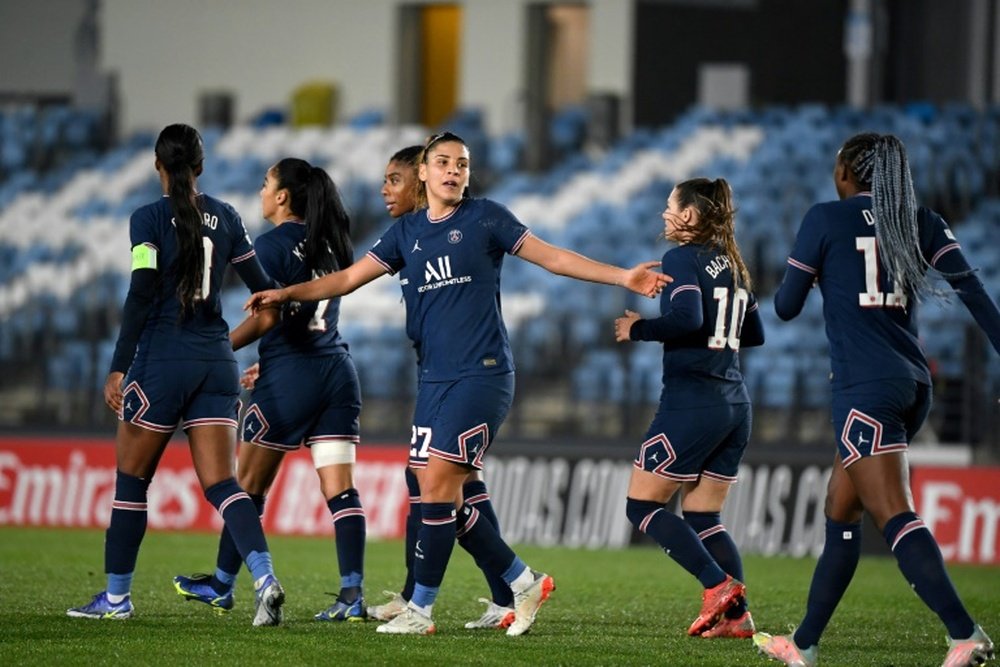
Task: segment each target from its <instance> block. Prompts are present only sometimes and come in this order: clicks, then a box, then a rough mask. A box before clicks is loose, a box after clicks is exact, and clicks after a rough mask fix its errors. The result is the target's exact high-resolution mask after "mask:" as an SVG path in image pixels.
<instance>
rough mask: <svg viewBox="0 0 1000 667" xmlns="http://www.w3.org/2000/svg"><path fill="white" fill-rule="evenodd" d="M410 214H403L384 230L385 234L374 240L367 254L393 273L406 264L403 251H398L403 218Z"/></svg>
mask: <svg viewBox="0 0 1000 667" xmlns="http://www.w3.org/2000/svg"><path fill="white" fill-rule="evenodd" d="M409 215H411V214H407V215H406V216H403V217H402V218H400V219H399V220H397V221H396V222H395V223H394V224H393V225H392V226H391V227H389V229H387V230H386V231H385V234H383V235H382V237H381V238H380V239H379V240H378V241H376V242H375V245H373V246H372V248H371V250H369V251H368V256H369V257H371V258H372V259H373V260H375V261H376V262H377V263H378V264H379V265H381V266H382V267H383V268H384V269H385V270H386V271H388V272H389V273H390V274H395V273H398V272H399V271H400V269H402V268H403V267H404V266H406V261H405V260H404V258H403V253H401V252H400V250H399V249H400V247H401V245H402V244H401V242H400V240H401V237H402V230H403V224H404V222H405V220H406V219H407V218H408V217H409Z"/></svg>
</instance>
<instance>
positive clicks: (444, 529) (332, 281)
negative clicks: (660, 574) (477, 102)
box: [246, 132, 669, 636]
mask: <svg viewBox="0 0 1000 667" xmlns="http://www.w3.org/2000/svg"><path fill="white" fill-rule="evenodd" d="M419 176H420V180H421V182H422V183H423V186H424V193H425V196H426V200H427V208H426V209H422V210H420V211H416V212H414V213H410V214H408V215H405V216H403V217H402V218H400V219H399V221H397V222H396V223H395V224H394V225H393V226H392V227H391V228H390V229H389V230H388V231H387V232H386V233H385V234H384V235H383V236H382V238H381V239H379V241H378V242H377V243H376V244H375V246H374V247H373V248H372V249H371V250H370V251H369V252H368V254H367V255H366V256H365V257H364V258H362V259H361V260H359V261H358V262H356V263H355V264H353V265H352V266H350V267H348V268H347V269H345V270H344V271H338V272H336V273H331V274H329V275H326V276H323V277H322V278H319V279H317V280H313V281H310V282H308V283H302V284H299V285H293V286H291V287H286V288H284V289H280V290H268V291H266V292H262V293H260V294H255V295H254V296H253V297H251V299H250V300H249V301H248V302H247V306H246V307H247V308H251V309H255V310H256V309H258V308H260V307H262V306H268V305H271V304H278V303H284V302H286V301H289V300H299V301H301V300H315V299H324V298H330V297H333V296H339V295H343V294H348V293H350V292H352V291H354V290H355V289H357V288H358V287H360V286H361V285H364V284H366V283H368V282H370V281H372V280H374V279H376V278H378V277H379V276H381V275H384V274H386V273H397V272H398V273H400V277H401V283H402V288H403V296H404V299H405V301H406V318H407V325H406V327H407V333H408V335H409V336H410V338H411V339H412V340H413V342H414V345H415V347H416V350H417V363H418V371H419V386H418V390H417V401H416V409H415V413H414V421H413V430H412V438H411V449H410V465H411V466H412V467H414V468H422V469H423V472H422V473H421V479H420V493H421V516H422V524H421V526H420V532H419V534H418V539H417V544H416V546H415V548H414V556H415V578H416V585H415V587H414V592H413V597H412V598H411V599H410V601H409V603H408V605H407V609H406V611H405V612H404V613H402V614H400V615H399V616H396V617H395V618H394V619H392V620H391V621H389V622H388V623H385V624H384V625H381V626H379V628H378V631H379V632H385V633H396V634H431V633H433V632H434V631H435V627H434V622H433V621H432V620H431V611H432V607H433V604H434V600H435V598H436V597H437V594H438V589H439V587H440V585H441V581H442V579H443V578H444V572H445V568H446V567H447V564H448V559H449V558H450V556H451V551H452V548H453V547H454V543H455V538H456V536H457V537H465V538H466V539H467V540H468V542H469V544H470V547H469V548H470V550H473V553H474V556H475V557H476V560H477V562H479V563H480V564H481V565H482V566H483V567H485V568H487V569H489V570H491V571H493V572H494V573H496V574H500V575H501V576H502V577H503V579H504V581H506V582H507V583H508V584H509V585H510V587H511V589H512V590H513V591H514V613H515V619H514V622H513V623H512V624H511V625H510V627H508V628H507V634H508V635H511V636H516V635H521V634H523V633H524V632H526V631H527V630H528V629H529V628H530V627H531V624H532V623H533V622H534V620H535V615H536V613H537V612H538V609H539V607H540V606H541V605H542V603H543V602H544V601H545V600H546V599H547V598H548V596H549V593H550V592H551V591H552V590H553V588H554V587H555V585H554V582H553V580H552V577H550V576H548V575H546V574H543V573H540V572H536V571H534V570H532V569H531V568H529V567H528V566H527V565H525V564H524V562H523V561H521V559H520V558H518V557H517V555H516V554H514V552H513V551H511V549H510V547H508V546H507V544H506V543H504V542H503V540H502V539H501V538H500V536H499V535H498V534H497V532H496V529H495V528H494V527H493V525H492V524H491V523H490V522H489V521H480V520H479V519H480V515H479V512H478V511H477V510H476V509H475V508H474V507H471V506H469V505H468V504H465V503H463V498H462V485H463V484H464V482H465V479H466V477H467V476H468V473H469V471H470V470H472V469H479V468H481V467H482V459H483V455H484V454H485V453H486V449H487V448H488V447H489V445H490V443H491V442H492V440H493V438H494V436H495V435H496V432H497V430H498V429H499V427H500V425H501V424H502V423H503V420H504V418H505V417H506V416H507V411H508V409H509V408H510V404H511V400H512V397H513V393H514V377H513V362H512V359H511V352H510V345H509V343H508V340H507V330H506V327H505V326H504V323H503V318H502V317H501V313H500V291H499V288H500V267H501V264H502V261H503V256H504V254H506V253H510V254H514V255H518V256H520V257H522V258H523V259H527V260H528V261H530V262H533V263H535V264H538V265H539V266H542V267H543V268H545V269H547V270H549V271H551V272H552V273H556V274H559V275H568V276H572V277H575V278H578V279H582V280H590V281H593V282H601V283H607V284H613V285H623V286H626V287H628V288H629V289H632V290H634V291H636V292H638V293H640V294H645V295H647V296H654V295H656V294H658V293H659V292H660V290H661V289H662V288H661V286H662V285H663V284H665V283H666V282H668V280H669V278H668V277H667V276H664V275H662V274H659V273H655V272H653V271H651V270H650V267H651V266H655V264H656V263H655V262H649V263H645V264H640V265H638V266H636V267H634V268H632V269H631V270H626V269H620V268H618V267H614V266H610V265H607V264H601V263H599V262H595V261H593V260H590V259H587V258H586V257H583V256H581V255H578V254H576V253H573V252H569V251H567V250H563V249H561V248H557V247H555V246H551V245H549V244H547V243H545V242H543V241H541V240H539V239H537V238H535V237H534V236H532V235H531V233H530V232H529V231H528V229H527V228H526V227H524V225H522V224H521V223H520V222H519V221H518V220H517V219H516V218H515V217H514V216H513V215H512V214H511V213H510V212H509V211H508V210H507V209H506V208H504V207H503V206H501V205H499V204H497V203H495V202H493V201H490V200H488V199H471V198H466V197H465V196H464V194H465V192H466V187H467V186H468V183H469V149H468V147H467V146H466V145H465V142H464V141H462V139H460V138H459V137H457V136H456V135H454V134H451V133H448V132H446V133H443V134H437V135H434V136H433V137H431V138H430V140H429V141H428V142H427V145H426V147H425V149H424V152H423V156H422V157H421V162H420V168H419ZM456 508H458V511H457V512H456ZM456 515H457V516H456Z"/></svg>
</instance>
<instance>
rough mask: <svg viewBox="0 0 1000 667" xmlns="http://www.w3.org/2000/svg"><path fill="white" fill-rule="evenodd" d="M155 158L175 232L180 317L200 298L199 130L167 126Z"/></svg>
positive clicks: (201, 158) (202, 256)
mask: <svg viewBox="0 0 1000 667" xmlns="http://www.w3.org/2000/svg"><path fill="white" fill-rule="evenodd" d="M155 151H156V159H157V160H158V161H159V163H160V165H161V166H162V167H163V170H164V171H165V172H166V174H167V183H168V189H167V195H168V196H169V198H170V207H171V208H172V209H173V212H174V227H175V228H176V230H177V243H178V248H179V251H178V257H177V298H178V300H180V302H181V315H182V316H183V315H184V314H185V313H187V312H189V311H191V310H192V309H193V307H194V303H195V301H196V300H197V299H198V298H201V297H203V296H207V295H202V294H200V293H199V290H200V289H201V280H202V275H203V274H204V271H205V254H204V249H203V242H202V233H201V225H202V213H201V210H200V209H199V208H198V201H197V199H196V197H197V194H198V193H197V192H195V189H194V181H195V178H196V177H197V176H198V175H199V174H201V168H202V162H203V161H204V159H205V152H204V149H203V147H202V143H201V135H199V134H198V130H196V129H194V128H193V127H191V126H190V125H183V124H180V123H178V124H175V125H168V126H167V127H165V128H163V131H162V132H160V136H159V137H157V139H156V148H155Z"/></svg>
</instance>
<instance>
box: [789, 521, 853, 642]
mask: <svg viewBox="0 0 1000 667" xmlns="http://www.w3.org/2000/svg"><path fill="white" fill-rule="evenodd" d="M860 558H861V523H860V522H859V523H840V522H838V521H834V520H833V519H831V518H830V517H827V518H826V540H825V541H824V542H823V553H822V554H820V557H819V561H817V563H816V569H815V570H814V571H813V578H812V584H811V585H810V586H809V598H808V600H807V602H806V615H805V618H803V619H802V622H801V623H800V624H799V627H798V628H796V629H795V643H796V644H798V646H799V647H801V648H809V647H811V646H815V645H816V644H818V643H819V638H820V635H822V634H823V630H825V629H826V625H827V623H829V622H830V618H831V617H832V616H833V611H834V610H835V609H836V608H837V605H838V604H840V598H841V597H843V595H844V591H846V590H847V586H848V585H849V584H850V583H851V579H853V578H854V570H855V569H857V567H858V560H859V559H860Z"/></svg>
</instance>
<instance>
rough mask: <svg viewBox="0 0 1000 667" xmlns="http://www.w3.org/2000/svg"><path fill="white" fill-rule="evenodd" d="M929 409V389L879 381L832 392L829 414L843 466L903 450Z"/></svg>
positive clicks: (913, 383) (915, 384) (917, 384)
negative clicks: (865, 457) (861, 459)
mask: <svg viewBox="0 0 1000 667" xmlns="http://www.w3.org/2000/svg"><path fill="white" fill-rule="evenodd" d="M930 410H931V388H930V387H929V386H928V385H926V384H922V383H920V382H916V381H914V380H902V379H900V380H879V381H877V382H863V383H861V384H855V385H851V386H850V387H846V388H844V389H835V390H834V392H833V402H832V408H831V415H832V418H833V432H834V435H835V436H836V438H837V449H838V450H839V451H840V459H841V462H842V463H843V465H844V467H845V468H846V467H847V466H849V465H851V464H852V463H854V462H855V461H857V460H858V459H860V458H862V457H864V456H878V455H879V454H886V453H888V452H898V451H903V450H905V449H906V448H907V447H908V446H909V443H910V440H912V439H913V436H915V435H916V434H917V431H919V430H920V427H921V426H922V425H923V423H924V420H925V419H927V413H929V412H930Z"/></svg>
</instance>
